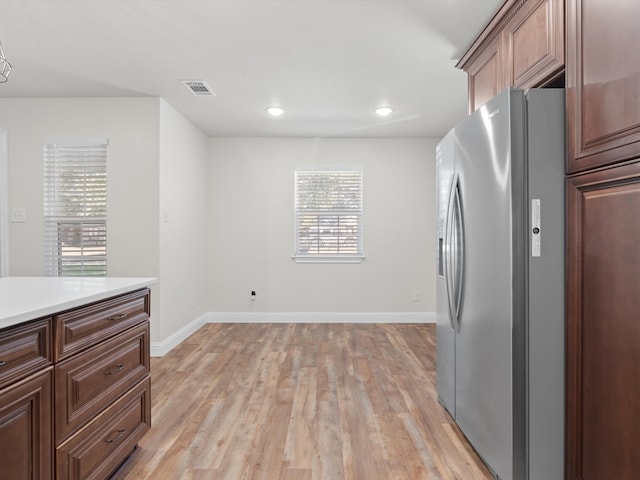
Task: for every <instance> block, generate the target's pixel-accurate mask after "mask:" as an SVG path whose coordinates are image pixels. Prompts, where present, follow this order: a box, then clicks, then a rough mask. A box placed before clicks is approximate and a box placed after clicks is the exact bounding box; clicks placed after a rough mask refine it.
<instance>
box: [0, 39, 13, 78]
mask: <svg viewBox="0 0 640 480" xmlns="http://www.w3.org/2000/svg"><path fill="white" fill-rule="evenodd" d="M10 72H11V64H10V63H9V62H7V59H6V58H5V56H4V51H3V50H2V43H0V83H4V82H6V81H7V80H8V79H9V73H10Z"/></svg>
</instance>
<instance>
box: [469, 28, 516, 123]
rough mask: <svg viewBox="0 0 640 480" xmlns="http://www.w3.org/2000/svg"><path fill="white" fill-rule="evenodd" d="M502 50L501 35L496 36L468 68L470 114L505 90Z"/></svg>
mask: <svg viewBox="0 0 640 480" xmlns="http://www.w3.org/2000/svg"><path fill="white" fill-rule="evenodd" d="M502 50H503V49H502V39H501V35H498V36H497V37H496V38H495V40H493V42H492V43H491V44H489V46H488V47H487V48H486V50H485V51H484V52H482V54H481V55H480V56H479V57H478V59H477V60H475V61H474V62H473V63H472V64H471V65H470V66H469V67H468V70H467V73H468V75H469V111H470V112H473V111H474V110H477V109H478V108H480V107H481V106H482V105H484V104H485V103H487V102H488V101H489V100H491V99H492V98H493V97H495V96H496V95H497V94H498V93H500V92H501V91H502V90H504V89H505V88H506V86H507V84H506V82H505V80H504V78H503V77H504V73H503V68H502V66H503V64H504V62H503V60H502V54H503V52H502Z"/></svg>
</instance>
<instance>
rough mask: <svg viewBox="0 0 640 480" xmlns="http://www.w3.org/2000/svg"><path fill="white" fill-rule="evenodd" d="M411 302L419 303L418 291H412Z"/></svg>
mask: <svg viewBox="0 0 640 480" xmlns="http://www.w3.org/2000/svg"><path fill="white" fill-rule="evenodd" d="M413 301H414V302H419V301H420V290H414V291H413Z"/></svg>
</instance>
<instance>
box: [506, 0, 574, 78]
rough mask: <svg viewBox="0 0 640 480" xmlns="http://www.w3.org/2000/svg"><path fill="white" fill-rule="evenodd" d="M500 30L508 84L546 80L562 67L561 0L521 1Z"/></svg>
mask: <svg viewBox="0 0 640 480" xmlns="http://www.w3.org/2000/svg"><path fill="white" fill-rule="evenodd" d="M518 6H519V7H520V8H519V10H517V11H516V12H515V13H514V14H513V17H512V18H511V19H510V20H509V22H508V23H507V25H506V27H505V31H504V42H505V52H506V55H507V59H506V62H505V66H506V67H507V72H508V76H507V81H508V85H510V86H514V87H519V88H529V87H541V86H544V85H546V84H547V83H549V82H550V81H551V80H552V79H554V78H555V77H556V76H557V75H558V74H560V73H561V72H562V71H563V70H564V2H562V1H557V0H534V1H531V0H529V1H527V2H521V3H520V4H519V5H518Z"/></svg>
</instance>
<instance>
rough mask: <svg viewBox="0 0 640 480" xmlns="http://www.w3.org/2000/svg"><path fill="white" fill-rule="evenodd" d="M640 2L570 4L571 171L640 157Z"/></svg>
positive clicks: (587, 0)
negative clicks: (639, 46) (639, 20)
mask: <svg viewBox="0 0 640 480" xmlns="http://www.w3.org/2000/svg"><path fill="white" fill-rule="evenodd" d="M638 19H640V2H638V1H629V0H608V1H603V0H582V1H579V0H567V68H566V73H567V121H568V145H567V146H568V160H567V161H568V171H569V172H578V171H582V170H586V169H589V168H593V167H598V166H603V165H608V164H612V163H615V162H621V161H625V160H629V159H633V158H637V157H640V48H638V45H639V44H640V28H639V25H640V24H639V22H638Z"/></svg>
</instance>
